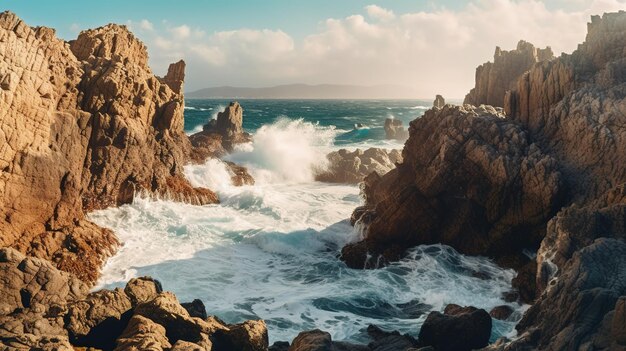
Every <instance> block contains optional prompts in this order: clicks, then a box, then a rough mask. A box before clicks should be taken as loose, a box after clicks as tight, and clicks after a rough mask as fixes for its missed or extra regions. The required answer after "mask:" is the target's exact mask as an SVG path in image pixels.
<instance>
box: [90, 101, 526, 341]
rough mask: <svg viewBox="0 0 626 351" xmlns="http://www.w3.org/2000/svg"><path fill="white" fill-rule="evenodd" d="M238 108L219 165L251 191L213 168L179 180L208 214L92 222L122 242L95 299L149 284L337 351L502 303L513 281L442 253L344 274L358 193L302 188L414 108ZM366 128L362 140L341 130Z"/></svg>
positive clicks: (216, 105)
mask: <svg viewBox="0 0 626 351" xmlns="http://www.w3.org/2000/svg"><path fill="white" fill-rule="evenodd" d="M225 104H226V102H224V101H215V100H192V101H188V102H187V105H188V106H187V110H186V121H187V122H186V123H187V125H186V129H187V130H188V131H189V132H191V131H192V130H194V129H197V126H198V125H201V124H203V123H205V122H206V119H207V118H210V116H209V115H210V113H211V111H217V110H219V109H221V108H222V107H220V105H221V106H224V105H225ZM425 104H426V102H422V105H425ZM243 106H244V109H245V110H246V112H245V115H244V121H245V122H244V126H245V127H246V129H247V130H248V131H250V132H252V133H254V134H255V136H254V143H253V144H250V145H244V146H242V147H241V148H240V149H239V151H237V152H235V153H234V154H233V155H231V156H229V158H230V159H231V160H233V161H236V162H239V163H242V164H244V165H246V166H247V167H248V168H249V170H250V172H251V173H252V174H253V176H254V177H255V179H256V180H257V183H256V184H255V185H254V186H244V187H233V186H231V185H230V174H229V173H228V170H227V169H226V168H225V166H224V164H223V163H222V162H221V161H218V160H210V161H209V162H207V163H206V164H204V165H197V166H187V167H186V169H185V172H186V174H187V176H188V178H189V179H190V180H191V182H192V183H193V184H194V185H196V186H206V187H209V188H211V189H214V190H216V191H217V192H218V194H219V195H220V199H221V201H222V203H221V204H219V205H208V206H191V205H185V204H180V203H173V202H169V201H165V200H159V201H154V200H147V199H137V200H136V201H135V202H134V203H133V204H131V205H125V206H122V207H120V208H111V209H107V210H102V211H97V212H94V213H92V214H91V215H90V218H91V219H92V220H94V221H95V222H96V223H98V224H100V225H103V226H107V227H110V228H112V229H113V230H115V232H116V233H117V235H118V236H119V238H120V239H121V241H122V242H123V246H122V248H121V249H120V250H119V252H118V253H117V254H116V255H115V256H114V257H112V258H111V259H110V260H109V261H108V262H107V264H106V265H105V267H104V269H103V274H102V278H101V280H100V282H99V287H114V286H121V285H123V284H124V281H126V280H128V279H129V278H131V277H136V276H143V275H150V276H153V277H155V278H157V279H159V280H160V281H161V282H162V283H163V287H164V288H165V289H166V290H170V291H173V292H174V293H176V295H177V296H178V298H179V299H180V300H182V301H190V300H192V299H194V298H199V299H201V300H202V301H203V302H204V303H205V305H206V307H207V311H208V312H209V313H210V314H215V315H218V316H219V317H221V318H222V319H224V320H226V321H227V322H240V321H242V320H244V319H250V318H253V319H258V318H262V319H264V320H265V321H266V322H267V324H268V327H269V334H270V340H271V342H273V341H277V340H291V339H293V337H295V336H296V335H297V333H298V332H299V331H302V330H308V329H313V328H320V329H324V330H327V331H329V332H330V333H331V334H332V335H333V338H334V339H337V340H352V341H365V340H366V338H365V336H364V329H365V328H366V327H367V325H368V324H376V325H379V326H381V327H383V328H385V329H388V330H400V331H401V332H403V333H404V332H407V333H410V334H413V335H417V333H418V331H419V327H420V325H421V323H422V322H423V320H424V319H425V317H426V315H427V313H428V312H429V311H431V310H442V309H443V308H444V307H445V305H446V304H448V303H457V304H461V305H473V306H476V307H480V308H485V309H487V310H489V309H490V308H492V307H495V306H497V305H501V304H503V303H504V301H502V300H501V298H500V297H501V295H502V293H503V292H505V291H507V290H508V289H510V281H511V279H512V278H513V275H514V273H513V271H510V270H502V269H500V268H498V267H497V266H496V265H494V264H493V263H492V262H490V261H489V260H487V259H484V258H476V257H465V256H462V255H460V254H458V253H456V252H455V251H454V250H453V249H451V248H449V247H446V246H442V245H431V246H421V247H418V248H415V249H413V250H412V251H411V252H410V254H409V255H408V257H407V258H406V259H404V260H402V261H401V262H398V263H395V264H392V265H390V266H388V267H385V268H382V269H378V270H352V269H348V268H347V267H346V266H345V265H344V264H343V263H342V262H341V261H340V260H338V258H337V256H338V254H339V252H340V249H341V247H342V246H343V245H344V244H346V243H348V242H350V241H354V240H358V238H359V233H358V232H357V231H355V230H354V228H352V227H351V226H350V225H349V223H348V221H347V218H349V216H350V214H351V212H352V210H353V209H354V208H355V207H356V206H358V205H359V204H361V198H360V197H359V190H358V187H357V186H346V185H332V184H325V183H320V182H315V181H313V173H314V170H315V169H316V168H320V167H324V160H325V154H326V153H327V152H328V151H330V150H334V149H337V148H340V147H349V148H356V147H366V146H370V145H378V146H386V147H396V148H401V147H402V143H401V142H389V141H386V140H383V136H380V135H379V134H376V133H378V132H376V131H377V130H382V125H383V123H384V119H385V118H386V116H387V114H388V113H389V112H388V111H395V112H396V113H399V112H402V113H403V115H404V113H406V114H407V115H406V116H407V117H406V118H410V119H414V118H416V117H419V115H421V113H423V111H424V109H421V110H420V108H419V106H420V102H417V103H416V102H415V101H412V102H411V101H400V102H385V101H382V102H380V101H379V102H373V101H367V102H362V101H361V102H359V101H352V102H337V101H327V102H324V101H300V102H295V101H263V100H251V101H247V102H245V104H244V105H243ZM342 106H343V107H342ZM359 106H360V108H359ZM192 108H193V109H192ZM301 111H310V112H301ZM410 111H413V112H412V113H410ZM420 111H421V112H420ZM327 115H332V116H330V117H328V116H327ZM202 116H203V117H202ZM365 122H368V123H369V125H368V126H369V131H374V132H371V134H368V133H370V132H368V133H364V132H361V130H358V131H353V130H351V129H350V126H351V125H353V124H354V123H363V124H366V123H365ZM405 124H406V123H405ZM383 134H384V132H383ZM476 273H480V274H476ZM478 277H482V279H481V278H478ZM485 277H489V278H488V279H485ZM522 309H523V307H521V306H520V307H519V308H518V313H519V312H521V310H522ZM513 326H514V323H513V322H499V321H495V328H494V330H493V335H492V337H493V338H496V337H497V336H500V335H505V334H510V333H511V332H512V330H513Z"/></svg>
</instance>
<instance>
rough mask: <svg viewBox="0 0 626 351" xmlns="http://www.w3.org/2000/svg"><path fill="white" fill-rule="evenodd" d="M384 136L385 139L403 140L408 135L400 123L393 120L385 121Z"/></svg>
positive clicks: (397, 120)
mask: <svg viewBox="0 0 626 351" xmlns="http://www.w3.org/2000/svg"><path fill="white" fill-rule="evenodd" d="M385 135H386V136H387V139H397V140H405V139H406V138H407V137H408V136H409V133H408V132H407V131H406V129H404V127H403V126H402V121H401V120H399V119H395V118H387V119H385Z"/></svg>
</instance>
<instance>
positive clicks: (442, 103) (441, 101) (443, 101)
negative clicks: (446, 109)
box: [433, 95, 446, 108]
mask: <svg viewBox="0 0 626 351" xmlns="http://www.w3.org/2000/svg"><path fill="white" fill-rule="evenodd" d="M445 104H446V99H444V98H443V96H441V95H437V96H436V97H435V101H433V107H436V108H442V107H443V106H445Z"/></svg>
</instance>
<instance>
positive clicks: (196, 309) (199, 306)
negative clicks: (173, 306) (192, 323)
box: [180, 299, 208, 319]
mask: <svg viewBox="0 0 626 351" xmlns="http://www.w3.org/2000/svg"><path fill="white" fill-rule="evenodd" d="M180 305H181V306H183V308H184V309H186V310H187V312H189V315H190V316H191V317H197V318H200V319H207V318H208V316H207V313H206V307H204V303H202V301H200V300H198V299H195V300H193V301H191V302H183V303H181V304H180Z"/></svg>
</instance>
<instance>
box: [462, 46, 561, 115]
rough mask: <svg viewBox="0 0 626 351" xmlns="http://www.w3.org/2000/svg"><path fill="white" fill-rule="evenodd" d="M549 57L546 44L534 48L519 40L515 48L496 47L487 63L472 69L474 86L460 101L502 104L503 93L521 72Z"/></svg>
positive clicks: (548, 49)
mask: <svg viewBox="0 0 626 351" xmlns="http://www.w3.org/2000/svg"><path fill="white" fill-rule="evenodd" d="M553 58H554V54H553V53H552V49H550V47H547V48H545V49H539V48H535V47H534V46H533V45H532V44H530V43H527V42H525V41H523V40H522V41H520V42H519V43H518V44H517V48H516V49H515V50H511V51H503V50H502V49H500V48H499V47H497V48H496V52H495V54H494V55H493V63H492V62H487V63H485V64H483V65H482V66H479V67H478V68H477V69H476V85H475V87H474V88H473V89H472V90H471V91H470V92H469V94H467V96H465V100H464V102H463V103H464V104H471V105H476V106H479V105H483V104H484V105H491V106H498V107H503V106H504V97H505V94H506V92H507V91H508V90H512V89H514V88H515V87H516V83H517V80H518V78H519V77H521V76H522V74H524V72H526V71H528V70H529V69H531V68H532V67H533V66H534V65H535V64H536V63H537V62H547V61H550V60H552V59H553Z"/></svg>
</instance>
